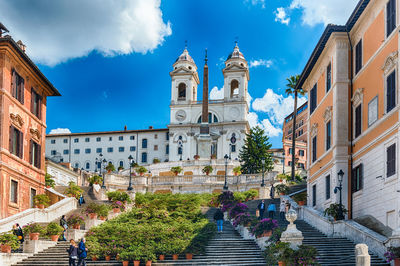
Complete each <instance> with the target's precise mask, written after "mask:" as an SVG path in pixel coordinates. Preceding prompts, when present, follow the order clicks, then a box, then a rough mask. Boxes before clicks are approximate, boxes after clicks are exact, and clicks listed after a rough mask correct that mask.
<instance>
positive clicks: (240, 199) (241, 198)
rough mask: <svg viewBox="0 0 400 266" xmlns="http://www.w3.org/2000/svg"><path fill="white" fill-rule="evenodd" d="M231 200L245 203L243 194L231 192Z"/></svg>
mask: <svg viewBox="0 0 400 266" xmlns="http://www.w3.org/2000/svg"><path fill="white" fill-rule="evenodd" d="M233 198H234V199H235V201H237V202H243V201H246V195H245V194H244V193H243V192H239V191H235V192H233Z"/></svg>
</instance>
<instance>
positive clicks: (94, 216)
mask: <svg viewBox="0 0 400 266" xmlns="http://www.w3.org/2000/svg"><path fill="white" fill-rule="evenodd" d="M89 219H90V220H94V219H97V213H89Z"/></svg>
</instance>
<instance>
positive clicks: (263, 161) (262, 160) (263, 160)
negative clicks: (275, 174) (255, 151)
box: [261, 158, 265, 187]
mask: <svg viewBox="0 0 400 266" xmlns="http://www.w3.org/2000/svg"><path fill="white" fill-rule="evenodd" d="M264 164H265V159H264V158H262V159H261V168H262V182H261V186H262V187H265V182H264Z"/></svg>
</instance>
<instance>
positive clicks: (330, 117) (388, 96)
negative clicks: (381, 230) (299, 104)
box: [297, 0, 400, 229]
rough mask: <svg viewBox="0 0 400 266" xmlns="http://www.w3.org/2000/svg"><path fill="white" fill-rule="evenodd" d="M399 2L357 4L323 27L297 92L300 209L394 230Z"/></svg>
mask: <svg viewBox="0 0 400 266" xmlns="http://www.w3.org/2000/svg"><path fill="white" fill-rule="evenodd" d="M398 6H399V3H398V1H397V3H396V0H382V1H368V0H361V1H359V3H358V5H357V7H356V8H355V10H354V11H353V13H352V15H351V16H350V18H349V20H348V21H347V23H346V25H343V26H338V25H328V26H327V27H326V29H325V31H324V33H323V34H322V36H321V39H320V41H319V42H318V44H317V46H316V47H315V49H314V51H313V53H312V55H311V57H310V59H309V60H308V62H307V64H306V67H305V68H304V70H303V72H302V74H301V77H300V80H299V83H298V84H297V86H298V87H302V88H304V89H305V90H306V91H307V92H308V112H309V119H308V128H309V134H308V149H309V151H310V152H309V154H308V195H309V198H308V205H309V206H313V207H314V208H315V209H318V210H321V211H322V210H323V209H325V208H327V207H328V206H329V205H330V204H331V203H334V202H339V193H338V194H334V187H335V186H337V185H339V182H338V172H339V171H340V170H342V171H343V172H344V177H343V192H344V193H343V203H344V205H345V207H346V208H347V209H348V210H349V214H348V216H347V217H348V218H361V217H363V216H365V215H371V216H373V217H375V219H377V220H379V221H380V222H382V223H383V224H385V225H387V226H389V227H390V228H392V229H395V228H398V227H399V225H400V219H399V215H398V213H399V211H400V209H399V208H400V197H399V194H398V191H399V188H400V187H399V185H400V182H399V171H398V167H399V164H398V161H399V159H398V154H399V152H398V151H399V129H400V127H399V108H400V105H399V100H398V99H399V86H398V80H399V78H398V75H399V71H398V65H399V64H398V63H399V59H398V52H399V40H398V38H399V34H398V31H399V28H398V25H399V21H400V20H399V11H398V9H397V7H398Z"/></svg>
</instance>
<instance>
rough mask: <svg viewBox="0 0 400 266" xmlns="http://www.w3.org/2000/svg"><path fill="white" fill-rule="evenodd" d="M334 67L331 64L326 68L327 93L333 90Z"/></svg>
mask: <svg viewBox="0 0 400 266" xmlns="http://www.w3.org/2000/svg"><path fill="white" fill-rule="evenodd" d="M331 80H332V65H331V63H329V65H328V67H327V68H326V92H328V91H329V90H330V89H331V84H332V81H331Z"/></svg>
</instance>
